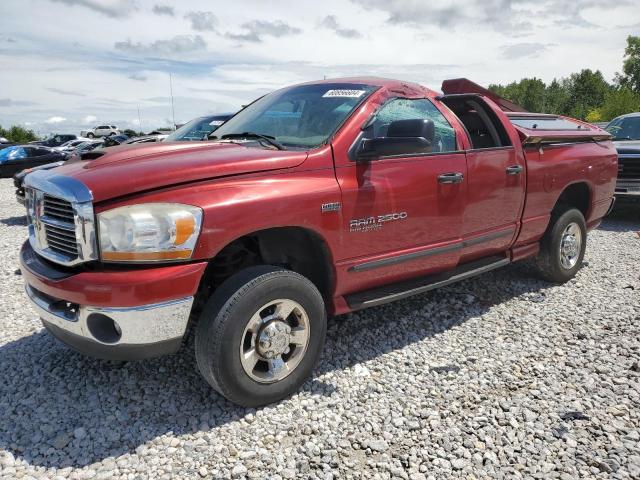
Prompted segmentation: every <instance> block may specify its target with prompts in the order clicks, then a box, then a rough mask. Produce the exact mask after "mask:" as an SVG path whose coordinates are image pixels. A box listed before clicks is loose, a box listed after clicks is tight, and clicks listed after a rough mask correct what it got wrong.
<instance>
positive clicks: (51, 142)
mask: <svg viewBox="0 0 640 480" xmlns="http://www.w3.org/2000/svg"><path fill="white" fill-rule="evenodd" d="M76 138H78V136H77V135H73V134H72V133H63V134H59V133H58V134H55V135H51V136H50V137H48V138H45V139H44V140H38V141H35V142H29V145H42V146H43V147H59V146H60V145H62V144H64V143H67V142H68V141H70V140H75V139H76Z"/></svg>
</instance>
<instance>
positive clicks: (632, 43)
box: [616, 35, 640, 93]
mask: <svg viewBox="0 0 640 480" xmlns="http://www.w3.org/2000/svg"><path fill="white" fill-rule="evenodd" d="M616 80H617V81H618V83H619V84H620V86H622V87H627V88H630V89H631V90H634V91H636V92H638V93H640V37H634V36H633V35H629V36H628V37H627V47H626V48H625V49H624V60H623V62H622V74H617V75H616Z"/></svg>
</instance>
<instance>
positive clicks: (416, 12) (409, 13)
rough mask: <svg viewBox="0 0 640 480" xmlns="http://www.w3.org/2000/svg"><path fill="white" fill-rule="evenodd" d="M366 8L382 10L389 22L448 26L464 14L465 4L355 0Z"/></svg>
mask: <svg viewBox="0 0 640 480" xmlns="http://www.w3.org/2000/svg"><path fill="white" fill-rule="evenodd" d="M354 1H355V2H356V3H358V4H360V5H362V6H363V7H365V8H375V9H378V10H382V11H384V12H386V13H387V14H388V15H389V18H388V19H387V22H389V23H392V24H396V25H401V24H405V25H412V26H416V27H418V26H422V27H424V26H426V25H438V26H440V27H448V26H452V25H455V23H456V22H459V20H460V18H462V17H463V16H464V6H463V5H449V6H446V7H436V6H432V5H431V2H423V1H420V0H354Z"/></svg>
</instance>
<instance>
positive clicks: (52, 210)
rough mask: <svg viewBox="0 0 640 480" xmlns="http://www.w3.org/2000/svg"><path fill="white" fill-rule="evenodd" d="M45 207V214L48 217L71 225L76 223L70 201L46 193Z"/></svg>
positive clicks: (44, 198)
mask: <svg viewBox="0 0 640 480" xmlns="http://www.w3.org/2000/svg"><path fill="white" fill-rule="evenodd" d="M43 207H44V214H45V215H46V216H47V217H51V218H55V219H57V220H60V221H62V222H66V223H69V224H71V225H73V224H74V218H73V206H72V205H71V203H70V202H67V201H66V200H60V199H59V198H55V197H52V196H50V195H47V194H46V193H45V194H44V197H43Z"/></svg>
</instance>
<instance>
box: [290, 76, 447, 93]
mask: <svg viewBox="0 0 640 480" xmlns="http://www.w3.org/2000/svg"><path fill="white" fill-rule="evenodd" d="M322 83H355V84H360V85H370V86H372V87H383V88H386V89H388V90H397V91H400V92H407V91H409V92H416V93H417V92H420V93H422V94H426V95H427V96H429V97H436V96H437V95H438V92H435V91H433V90H431V89H429V88H427V87H424V86H422V85H420V84H418V83H415V82H405V81H403V80H395V79H392V78H384V77H339V78H326V79H324V80H315V81H312V82H305V83H302V84H300V85H315V84H322Z"/></svg>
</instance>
